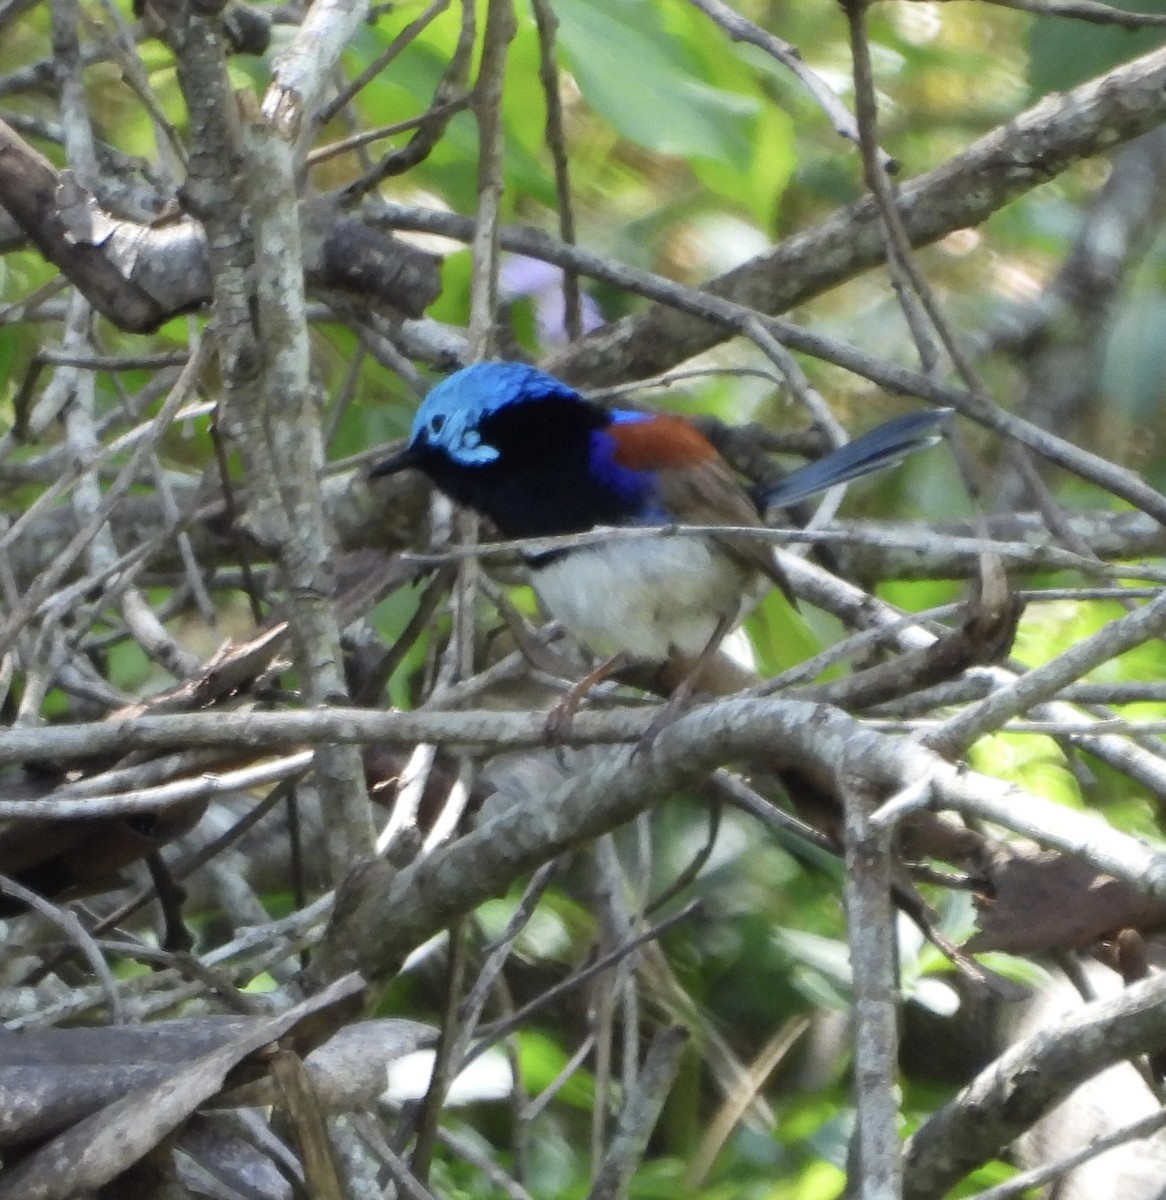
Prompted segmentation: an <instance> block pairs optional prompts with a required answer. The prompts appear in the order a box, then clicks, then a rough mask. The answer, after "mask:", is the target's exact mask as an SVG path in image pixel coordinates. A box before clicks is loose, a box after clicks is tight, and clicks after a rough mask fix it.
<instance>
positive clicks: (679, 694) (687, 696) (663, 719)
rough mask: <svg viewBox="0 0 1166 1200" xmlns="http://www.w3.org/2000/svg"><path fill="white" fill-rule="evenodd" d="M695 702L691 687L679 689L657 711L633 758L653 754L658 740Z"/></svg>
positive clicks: (637, 744) (638, 743) (633, 752)
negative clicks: (653, 748) (652, 751)
mask: <svg viewBox="0 0 1166 1200" xmlns="http://www.w3.org/2000/svg"><path fill="white" fill-rule="evenodd" d="M692 702H693V694H692V688H691V687H687V688H686V687H678V688H677V689H676V691H674V692H673V693H672V695H671V696H669V697H668V699H667V700H666V701H665V702H664V704H662V705H661V706H660V708H659V709H657V710H656V715H655V716H654V717H653V718H652V722H651V724H650V725H649V726H648V728H647V729H646V730H644V732H643V734H642V735H641V737H640V740H639V741H638V742H637V743H636V747H635V749H634V750H633V751H632V758H635V757H636V756H637V755H640V754H649V753H651V750H652V747H653V746H654V745H655V744H656V739H657V738H658V737H659V736H660V734H661V733H663V732H664V730H665V729H667V728H668V726H669V725H671V724H672V722H673V721H675V720H676V718H677V717H682V716H683V715H684V714H685V712H686V711H687V710H688V709H689V708H690V707H691V705H692Z"/></svg>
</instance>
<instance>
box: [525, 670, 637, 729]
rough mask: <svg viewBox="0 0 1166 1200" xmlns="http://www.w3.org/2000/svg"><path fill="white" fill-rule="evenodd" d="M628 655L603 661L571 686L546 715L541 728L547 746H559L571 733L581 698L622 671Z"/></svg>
mask: <svg viewBox="0 0 1166 1200" xmlns="http://www.w3.org/2000/svg"><path fill="white" fill-rule="evenodd" d="M629 661H630V659H629V657H628V655H626V654H624V653H623V651H622V650H621V651H620V653H618V654H613V655H612V656H611V658H608V659H605V660H604V661H603V662H601V663H600V664H599V665H598V666H596V667H592V668H591V670H590V671H588V672H587V674H586V675H584V676H583V678H582V679H580V680H579V681H578V682H577V683H574V684H572V685H571V687H570V689H569V690H568V691H567V693H566V694H565V695H564V696H563V698H562V699H561V700H560V701H559V702H558V703H557V704H556V705H555V707H554V708H552V709H551V711H550V712H549V713H548V714H547V722H546V725H545V726H544V727H543V737H544V738H545V739H546V743H547V745H548V746H557V745H561V744H562V743H563V742H564V741H566V739H567V736H568V734H569V733H570V732H571V721H572V719H573V718H574V716H575V713H576V712H577V711H578V708H579V705H580V704H581V703H582V702H583V697H584V696H586V695H587V693H588V692H589V691H590V690H591V689H592V688H593V687H595V686H596V684H600V683H602V682H603V681H604V680H605V679H608V678H610V677H611V676H612V675H614V674H615V673H616V671H622V670H623V668H624V667H626V666H627V665H628V663H629Z"/></svg>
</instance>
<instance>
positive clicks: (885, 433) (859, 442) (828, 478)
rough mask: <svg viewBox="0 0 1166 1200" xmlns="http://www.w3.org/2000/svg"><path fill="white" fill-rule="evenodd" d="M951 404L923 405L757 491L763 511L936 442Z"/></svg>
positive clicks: (850, 477) (755, 497)
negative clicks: (944, 405) (945, 405)
mask: <svg viewBox="0 0 1166 1200" xmlns="http://www.w3.org/2000/svg"><path fill="white" fill-rule="evenodd" d="M951 413H952V410H951V409H950V408H936V409H923V410H920V411H919V412H912V413H906V414H904V415H903V416H901V417H895V418H894V419H893V420H891V421H887V422H886V423H885V424H883V425H876V426H875V428H874V429H872V430H871V431H870V432H869V433H864V434H863V435H862V437H860V438H855V439H854V441H853V442H847V443H846V445H845V446H840V447H839V448H838V449H837V450H833V451H831V452H830V453H829V454H827V455H825V456H824V457H823V458H820V459H818V461H817V462H812V463H807V464H806V465H805V466H804V467H799V468H798V469H797V470H796V471H791V472H790V473H789V474H788V475H787V476H786V477H785V478H784V479H782V480H780V481H779V482H778V483H775V484H773V486H772V487H768V488H761V489H758V490H757V491H755V492H754V494H753V497H754V499H755V500H756V501H757V507H758V508H759V509H760V510H761V511H762V512H764V511H765V510H766V509H767V508H772V507H774V506H775V505H783V506H784V505H789V504H796V503H797V502H798V501H799V500H804V499H805V498H806V497H807V496H813V495H815V494H816V493H818V492H824V491H825V490H826V489H827V488H831V487H833V486H834V485H835V484H836V483H848V482H849V481H850V480H851V479H858V478H859V477H860V476H862V475H869V474H870V473H871V472H872V471H880V470H882V468H883V467H889V466H892V465H893V464H894V463H897V462H899V461H900V459H903V458H906V456H907V455H908V454H913V453H914V452H915V451H916V450H922V449H924V447H926V446H933V445H935V443H936V442H938V441H939V440H940V439H941V438H942V436H943V427H944V425H945V424H946V423H947V419H948V417H950V416H951Z"/></svg>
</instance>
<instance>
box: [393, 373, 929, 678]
mask: <svg viewBox="0 0 1166 1200" xmlns="http://www.w3.org/2000/svg"><path fill="white" fill-rule="evenodd" d="M949 413H950V410H948V409H943V410H932V411H921V412H914V413H909V414H907V415H906V416H902V417H897V418H895V419H894V420H892V421H888V422H886V423H885V424H883V425H880V426H878V427H877V428H875V429H873V430H871V432H870V433H867V434H865V435H864V436H862V437H860V438H857V439H856V440H855V441H853V442H850V443H848V444H847V445H845V446H843V447H841V448H840V449H838V450H835V451H833V452H832V453H830V454H827V455H826V456H825V457H823V458H821V459H819V460H818V461H816V462H813V463H809V464H807V465H806V466H804V467H801V468H800V469H799V470H796V471H793V472H792V473H791V474H789V475H787V476H786V477H785V478H784V479H782V480H781V481H780V482H779V483H778V484H776V485H775V486H773V487H769V488H765V489H756V488H755V489H753V490H749V489H747V488H746V487H745V486H743V485H742V483H741V482H740V481H739V479H738V477H737V476H736V475H735V474H734V472H733V470H732V469H731V468H730V467H729V465H728V463H726V462H725V460H724V459H723V458H722V457H721V456H720V454H719V453H718V452H717V451H716V449H715V448H714V447H713V445H712V443H710V442H709V441H708V439H707V438H705V436H704V435H703V434H702V433H700V432H699V430H697V429H696V427H695V426H694V425H692V424H690V423H689V422H688V421H686V420H684V419H683V418H682V417H677V416H668V415H664V414H652V413H641V412H631V411H628V410H624V409H608V408H605V407H604V406H603V405H601V404H597V403H595V402H593V401H590V400H586V399H584V398H583V397H582V396H580V395H579V393H578V392H576V391H575V390H574V389H573V388H571V387H569V386H568V385H567V384H565V383H563V382H562V381H561V380H558V379H555V378H554V377H553V376H551V375H548V374H546V373H545V372H543V371H539V370H537V369H536V368H534V367H530V366H526V365H525V364H523V363H516V362H487V363H478V364H476V365H474V366H471V367H465V368H464V369H462V370H460V371H457V372H455V373H454V374H453V375H451V376H449V378H448V379H445V380H444V381H443V382H441V383H439V384H438V385H437V386H436V387H435V388H434V389H433V390H432V391H431V392H430V393H429V394H428V395H427V396H426V397H425V399H424V401H423V402H422V404H421V407H420V409H419V410H418V412H417V416H416V418H415V419H414V421H413V428H412V431H411V433H410V437H409V442H408V445H407V446H406V448H405V449H404V450H402V451H401V452H400V453H398V454H396V455H395V456H393V457H392V458H389V459H386V460H385V461H384V462H382V463H380V464H379V465H378V466H376V467H374V468H373V470H372V472H371V474H372V476H374V477H375V476H381V475H387V474H390V473H392V472H395V471H400V470H402V469H404V468H406V467H415V468H417V469H418V470H421V471H423V472H424V473H425V474H426V475H427V476H428V477H429V478H430V479H431V480H432V481H433V482H434V483H435V484H436V485H437V487H438V488H440V489H441V491H443V492H444V493H445V494H446V495H448V496H449V497H451V498H452V499H453V500H455V501H456V502H457V503H459V504H463V505H465V506H466V507H468V508H471V509H473V510H474V511H475V512H478V513H480V514H482V515H483V516H485V517H487V518H489V520H490V521H491V522H492V523H493V524H494V525H495V526H496V527H497V528H498V530H499V532H500V533H502V535H503V536H504V537H508V538H537V537H552V536H557V535H561V534H573V533H582V532H585V531H587V530H592V529H595V528H597V527H603V526H613V527H617V528H618V527H629V526H633V527H638V526H652V525H725V526H732V527H737V528H740V527H761V525H762V523H763V522H762V516H763V514H764V513H765V511H766V510H767V509H768V508H770V507H772V506H774V505H788V504H793V503H795V502H797V501H798V500H802V499H804V498H805V497H807V496H810V495H813V494H814V493H816V492H820V491H824V490H825V489H826V488H829V487H832V486H833V485H834V484H837V483H844V482H846V481H847V480H850V479H855V478H857V477H859V476H861V475H865V474H867V473H868V472H871V471H876V470H878V469H879V468H880V467H884V466H887V465H889V464H891V463H893V462H896V461H897V460H898V459H900V458H902V457H903V456H904V455H906V454H909V453H911V452H912V451H914V450H917V449H920V448H922V447H924V446H928V445H931V444H932V443H934V442H936V441H937V440H939V430H940V427H941V426H942V424H943V422H944V420H945V419H946V417H947V416H948V414H949ZM526 564H527V566H528V568H529V570H530V576H531V582H532V583H533V585H534V589H535V592H536V593H537V594H538V596H539V598H540V599H541V601H542V603H543V604H544V605H545V607H546V609H547V611H548V612H550V613H551V614H552V615H553V616H554V617H556V618H557V619H558V620H559V621H560V622H561V623H562V624H563V625H564V627H565V628H566V629H567V630H568V631H569V632H570V633H571V634H573V635H574V636H575V637H576V638H577V639H578V640H579V641H580V642H582V643H583V644H584V645H585V646H586V647H588V648H589V649H590V650H592V651H594V652H595V653H597V654H599V655H603V656H604V657H618V658H619V660H620V661H621V662H629V663H630V662H636V663H649V664H659V663H663V662H665V661H666V660H668V659H669V658H670V657H672V656H682V657H683V658H684V659H685V660H688V661H696V660H697V659H698V658H699V657H700V656H701V655H702V654H703V653H704V652H705V651H706V650H707V649H708V648H709V647H710V645H712V644H715V642H716V641H717V640H718V639H719V637H720V636H721V635H722V634H723V633H725V632H727V631H728V629H730V628H731V627H732V626H733V624H735V623H736V621H737V619H738V618H739V616H740V615H741V614H742V611H743V608H744V606H745V604H746V603H747V602H748V601H749V600H750V599H752V598H753V597H754V596H755V595H756V594H757V592H758V591H759V589H760V588H761V587H763V586H764V585H765V584H766V583H770V584H776V585H777V586H778V587H781V588H782V589H783V590H785V581H784V579H783V577H782V575H781V572H780V569H779V568H778V566H777V563H776V562H775V560H774V557H773V551H772V548H771V546H770V545H769V543H768V542H766V541H764V540H762V539H761V538H755V537H750V536H749V535H748V534H742V533H727V534H725V535H723V536H722V535H717V534H710V535H708V536H695V535H694V536H681V537H659V538H652V539H643V538H621V537H620V536H619V534H618V532H613V533H612V535H611V536H610V537H609V538H604V539H603V540H602V541H599V542H593V543H590V544H588V545H585V546H577V547H570V548H565V549H556V550H550V551H548V552H545V553H541V554H532V555H528V556H526Z"/></svg>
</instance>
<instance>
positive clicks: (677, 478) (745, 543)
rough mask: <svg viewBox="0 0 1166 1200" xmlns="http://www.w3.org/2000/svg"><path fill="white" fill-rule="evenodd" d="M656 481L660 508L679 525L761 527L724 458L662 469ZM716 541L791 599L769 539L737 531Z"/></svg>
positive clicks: (755, 512) (729, 553) (738, 560)
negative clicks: (749, 535)
mask: <svg viewBox="0 0 1166 1200" xmlns="http://www.w3.org/2000/svg"><path fill="white" fill-rule="evenodd" d="M657 481H658V484H659V488H660V498H661V500H662V501H663V504H664V507H665V508H666V509H667V510H668V512H670V513H673V514H675V516H676V518H677V520H678V521H679V522H680V523H681V524H683V525H742V526H744V525H748V526H753V527H755V528H758V529H760V528H762V527H763V523H762V521H761V518H760V517H759V516H758V515H757V509H756V508H754V507H753V503H752V501H751V500H750V499H749V497H748V496H747V495H746V494H745V491H744V489H743V488H742V487H741V485H740V484H739V483H738V482H737V479H736V477H735V476H734V475H733V472H732V470H731V469H730V467H729V465H728V464H727V463H726V462H725V461H724V459H721V458H716V459H713V460H712V461H706V462H703V463H700V464H699V465H696V466H690V467H682V468H673V469H671V470H663V471H660V472H659V473H658V475H657ZM716 540H717V542H718V544H719V545H721V546H723V547H724V549H725V551H726V552H727V553H728V555H729V557H730V558H733V559H735V560H736V561H737V562H739V563H740V564H741V565H742V566H744V567H746V568H748V569H750V570H753V571H759V572H760V573H761V574H762V575H764V576H766V578H768V579H772V580H773V582H774V583H775V584H777V586H778V587H779V588H781V590H782V591H783V592H784V593H785V595H786V596H787V597H788V598H789V599H790V600H791V601H792V600H793V595H792V593H791V592H790V587H789V581H788V580H787V579H786V577H785V575H784V574H783V572H782V570H781V568H780V567H779V566H778V565H777V563H776V562H775V561H774V557H773V549H772V544H771V543H770V542H767V541H765V540H763V539H762V538H752V537H747V536H744V535H740V534H738V535H737V536H733V535H732V534H728V535H726V536H724V537H718V538H717V539H716Z"/></svg>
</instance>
